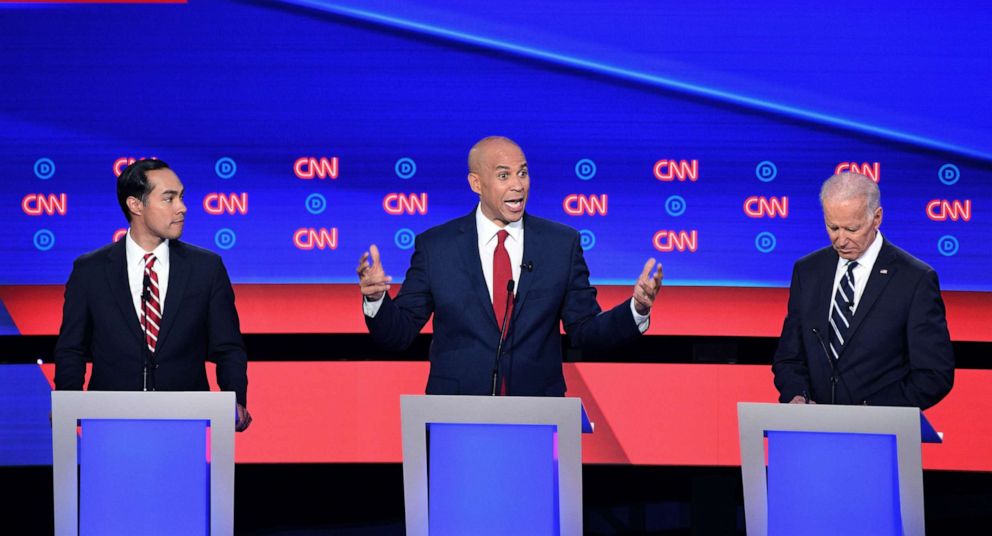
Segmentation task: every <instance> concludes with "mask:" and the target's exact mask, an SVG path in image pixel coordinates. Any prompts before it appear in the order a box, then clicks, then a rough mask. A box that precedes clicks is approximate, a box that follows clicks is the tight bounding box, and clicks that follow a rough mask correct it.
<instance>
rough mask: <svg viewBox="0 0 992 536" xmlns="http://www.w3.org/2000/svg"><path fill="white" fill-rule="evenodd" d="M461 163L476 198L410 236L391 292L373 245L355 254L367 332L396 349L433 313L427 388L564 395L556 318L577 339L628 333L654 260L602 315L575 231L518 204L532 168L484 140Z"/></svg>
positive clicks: (640, 316) (639, 318)
mask: <svg viewBox="0 0 992 536" xmlns="http://www.w3.org/2000/svg"><path fill="white" fill-rule="evenodd" d="M468 168H469V169H468V183H469V186H470V187H471V188H472V191H473V192H475V193H476V194H478V195H479V204H478V205H477V206H476V207H475V208H474V209H473V210H472V211H471V212H470V213H469V214H468V215H466V216H464V217H461V218H457V219H455V220H452V221H449V222H447V223H444V224H442V225H439V226H437V227H434V228H431V229H428V230H427V231H425V232H423V233H421V234H420V235H418V236H417V239H416V243H415V246H414V253H413V257H412V259H411V261H410V268H409V270H407V273H406V279H405V280H404V281H403V285H402V288H401V289H400V291H399V293H398V294H397V295H396V297H395V298H392V297H390V296H389V294H388V292H387V291H388V290H389V287H390V282H391V278H390V276H388V275H387V274H386V271H385V269H384V268H383V265H382V260H381V259H380V256H379V251H378V249H377V248H376V247H375V245H372V246H371V247H370V248H369V251H367V252H366V253H365V254H364V255H363V256H362V258H361V260H360V261H359V265H358V270H357V271H358V276H359V286H360V288H361V292H362V295H363V296H364V298H363V309H364V312H365V323H366V325H367V326H368V329H369V333H370V334H371V336H372V339H373V340H374V341H375V342H376V343H377V344H378V345H379V346H381V347H383V348H385V349H389V350H403V349H405V348H407V347H408V346H409V345H410V344H411V343H412V342H413V340H414V338H415V337H416V335H417V334H418V333H419V332H420V330H421V328H423V326H424V324H426V323H427V320H428V319H430V317H431V315H433V316H434V338H433V341H432V344H431V349H430V361H431V367H430V375H429V377H428V379H427V389H426V392H427V394H451V395H490V394H506V395H520V396H564V394H565V390H566V386H565V378H564V376H563V375H562V369H561V364H562V351H561V335H560V332H559V329H558V326H559V322H561V323H562V324H563V325H564V327H565V332H566V334H567V335H568V338H569V341H570V343H571V344H572V345H573V346H577V347H580V348H590V349H592V348H595V349H605V348H610V347H614V346H616V345H622V344H624V343H627V342H629V341H631V340H633V339H634V338H636V337H637V336H639V335H640V334H641V333H643V332H644V331H646V330H647V328H648V323H649V320H650V314H651V307H652V305H653V304H654V300H655V297H656V296H657V293H658V290H659V289H660V288H661V280H662V269H661V264H660V263H659V264H657V266H655V260H654V259H649V260H648V261H647V262H646V263H645V265H644V268H643V270H642V272H641V275H640V277H639V278H638V280H637V283H636V284H635V285H634V290H633V294H632V296H631V298H630V299H628V300H626V301H624V302H623V303H621V304H619V305H617V306H616V307H614V308H612V309H610V310H609V311H606V312H602V311H601V309H600V307H599V305H598V304H597V302H596V289H595V288H593V287H592V286H590V284H589V269H588V267H587V266H586V262H585V259H584V258H583V255H582V248H581V247H580V245H579V233H578V232H576V231H575V230H574V229H572V228H570V227H567V226H565V225H562V224H559V223H555V222H552V221H549V220H545V219H542V218H538V217H536V216H532V215H530V214H528V213H527V212H526V210H525V208H526V205H527V196H528V193H529V191H530V175H529V173H528V169H527V159H526V158H525V157H524V153H523V150H521V148H520V146H518V145H517V144H516V143H514V142H513V141H512V140H510V139H508V138H504V137H499V136H492V137H488V138H484V139H482V140H480V141H479V142H478V143H476V144H475V145H474V146H473V147H472V149H471V151H469V155H468ZM501 334H502V337H501ZM497 354H499V357H498V358H497ZM497 363H498V365H497Z"/></svg>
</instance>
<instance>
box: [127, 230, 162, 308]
mask: <svg viewBox="0 0 992 536" xmlns="http://www.w3.org/2000/svg"><path fill="white" fill-rule="evenodd" d="M124 240H125V242H124V252H125V254H126V255H127V284H128V287H129V288H130V289H131V300H132V301H133V302H134V312H135V314H136V315H138V321H141V291H142V290H143V289H142V288H141V287H142V283H144V280H145V255H146V254H148V253H154V254H155V258H156V261H155V265H154V266H153V268H154V269H155V273H156V274H158V300H159V305H160V306H161V307H162V310H161V312H162V313H165V294H166V292H167V291H168V290H169V241H168V240H163V241H162V243H161V244H159V245H158V247H156V248H155V249H153V250H151V251H145V250H144V248H142V247H141V246H139V245H138V243H137V242H135V241H134V239H133V238H131V230H130V229H128V231H127V233H126V234H125V235H124Z"/></svg>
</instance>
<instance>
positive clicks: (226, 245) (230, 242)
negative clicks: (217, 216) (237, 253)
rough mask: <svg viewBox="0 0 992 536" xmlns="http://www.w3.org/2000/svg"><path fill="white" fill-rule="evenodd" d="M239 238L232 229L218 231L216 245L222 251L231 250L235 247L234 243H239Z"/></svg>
mask: <svg viewBox="0 0 992 536" xmlns="http://www.w3.org/2000/svg"><path fill="white" fill-rule="evenodd" d="M237 238H238V237H237V236H235V234H234V231H232V230H230V229H221V230H219V231H217V234H215V235H214V244H217V247H219V248H220V249H231V248H233V247H234V243H235V242H236V241H237Z"/></svg>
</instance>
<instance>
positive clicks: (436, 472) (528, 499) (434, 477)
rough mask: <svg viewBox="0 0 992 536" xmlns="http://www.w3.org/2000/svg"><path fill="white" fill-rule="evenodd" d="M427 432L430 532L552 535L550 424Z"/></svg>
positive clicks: (554, 491) (554, 469)
mask: <svg viewBox="0 0 992 536" xmlns="http://www.w3.org/2000/svg"><path fill="white" fill-rule="evenodd" d="M428 431H429V443H430V447H429V449H430V453H429V475H428V477H429V486H428V487H429V495H428V503H429V508H428V509H429V518H430V520H429V524H430V533H431V534H432V535H437V536H443V535H463V534H473V535H479V536H485V535H490V534H491V535H502V534H533V535H539V534H544V535H557V534H559V526H558V515H559V514H558V459H557V458H558V457H557V451H556V449H555V434H556V427H555V426H546V425H502V424H500V425H496V424H439V423H432V424H429V425H428Z"/></svg>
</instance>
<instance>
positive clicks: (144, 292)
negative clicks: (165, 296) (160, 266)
mask: <svg viewBox="0 0 992 536" xmlns="http://www.w3.org/2000/svg"><path fill="white" fill-rule="evenodd" d="M151 298H152V278H151V277H149V276H148V274H147V273H145V278H144V279H143V280H142V281H141V301H142V302H147V301H148V300H150V299H151Z"/></svg>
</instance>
